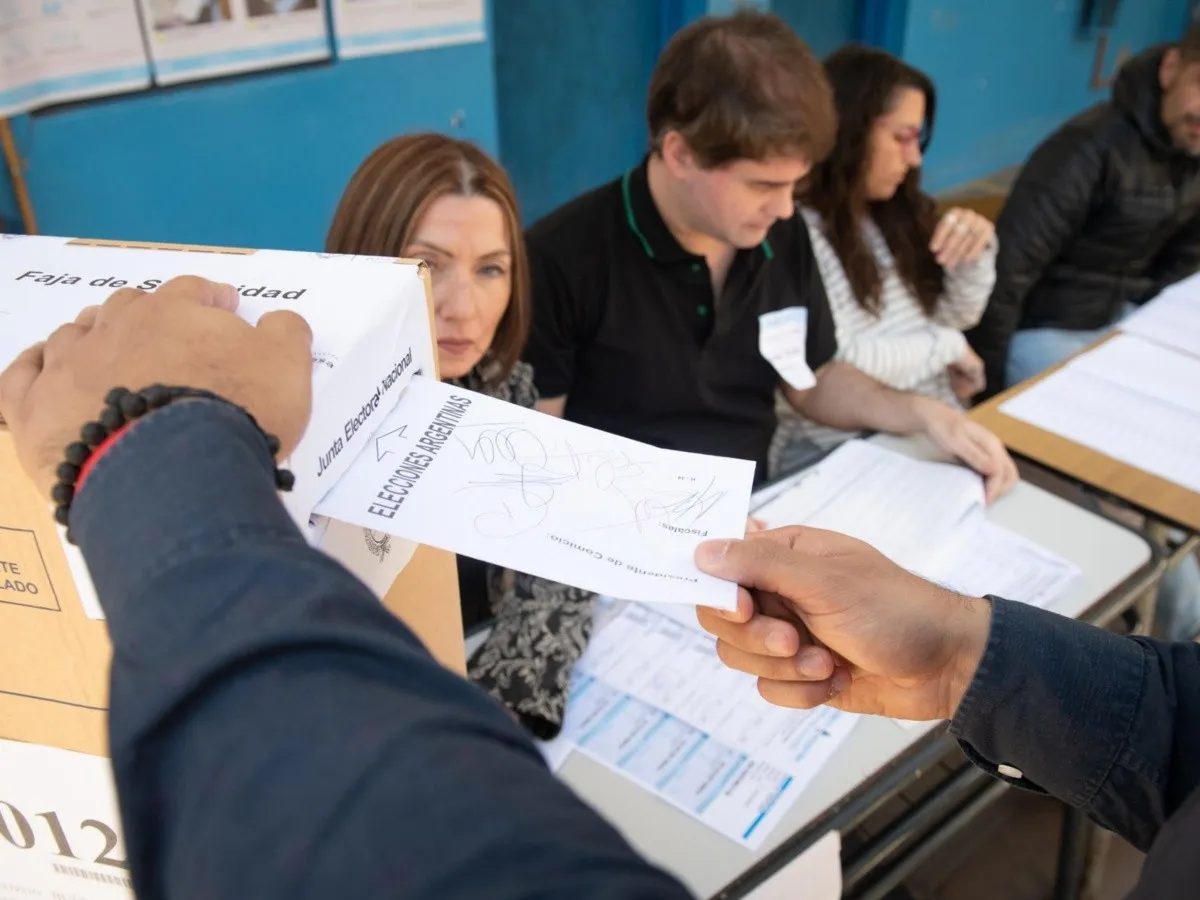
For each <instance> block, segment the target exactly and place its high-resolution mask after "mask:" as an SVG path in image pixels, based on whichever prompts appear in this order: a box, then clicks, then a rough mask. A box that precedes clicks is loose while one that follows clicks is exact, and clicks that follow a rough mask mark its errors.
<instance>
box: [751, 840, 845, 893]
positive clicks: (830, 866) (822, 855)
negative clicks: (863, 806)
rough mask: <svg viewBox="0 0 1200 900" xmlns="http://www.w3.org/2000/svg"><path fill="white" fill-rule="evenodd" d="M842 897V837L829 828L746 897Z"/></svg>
mask: <svg viewBox="0 0 1200 900" xmlns="http://www.w3.org/2000/svg"><path fill="white" fill-rule="evenodd" d="M841 896H842V836H841V835H840V834H838V833H837V832H836V831H830V832H829V833H827V834H826V835H825V836H824V837H822V838H820V839H819V840H818V841H817V842H816V843H814V844H813V845H812V846H811V847H809V848H808V849H807V850H805V851H804V852H803V853H801V854H800V855H799V856H797V857H796V858H795V859H793V860H792V861H791V862H789V863H788V864H787V865H785V866H784V867H783V868H782V869H780V870H779V871H778V872H776V873H775V874H774V875H772V876H771V877H770V878H769V879H767V880H766V881H764V882H763V883H762V884H760V885H759V886H758V887H756V888H755V889H754V890H752V891H751V892H750V893H749V894H747V895H746V898H745V900H838V898H840V897H841Z"/></svg>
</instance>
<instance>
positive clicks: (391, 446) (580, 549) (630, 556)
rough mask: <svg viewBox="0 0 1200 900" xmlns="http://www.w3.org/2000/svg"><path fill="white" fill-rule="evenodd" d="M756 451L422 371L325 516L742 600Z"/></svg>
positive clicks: (550, 568) (585, 574) (459, 548)
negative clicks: (636, 434) (727, 546)
mask: <svg viewBox="0 0 1200 900" xmlns="http://www.w3.org/2000/svg"><path fill="white" fill-rule="evenodd" d="M753 479H754V464H753V463H752V462H748V461H746V460H735V459H725V458H722V457H712V456H702V455H699V454H694V453H682V452H678V451H672V450H661V449H658V448H655V447H650V446H648V445H646V444H640V443H638V442H636V441H631V440H627V439H625V438H621V437H616V436H614V435H611V434H606V433H605V432H602V431H597V430H595V429H592V428H587V427H584V426H582V425H577V424H574V423H572V422H566V421H563V420H562V419H558V418H555V417H553V416H547V415H543V414H541V413H538V412H534V411H533V410H529V409H524V408H522V407H519V406H515V405H513V404H511V403H505V402H503V401H500V400H496V399H494V398H491V397H486V396H484V395H482V394H477V393H473V392H471V391H465V390H462V389H461V388H456V387H454V386H453V385H447V384H441V383H439V382H436V381H433V380H432V379H428V378H424V377H416V378H414V379H413V381H412V383H411V384H410V385H409V386H408V388H407V389H406V390H405V392H404V396H403V397H402V398H401V399H400V402H399V403H398V404H397V405H396V408H395V409H394V410H393V411H392V413H391V414H390V415H389V416H388V418H387V419H386V420H385V421H384V422H383V424H382V425H381V426H380V427H379V429H378V430H377V431H376V433H375V436H374V441H373V446H371V447H368V449H367V450H366V452H364V453H363V454H362V455H361V456H360V457H359V458H358V459H357V460H355V463H354V465H353V466H351V468H350V470H349V471H348V472H347V473H346V474H345V475H344V476H343V477H342V479H341V480H340V481H339V482H338V484H337V486H336V487H335V488H334V489H333V490H332V491H330V492H329V494H328V495H326V497H325V498H324V499H323V500H322V501H321V503H319V504H318V506H317V512H318V513H320V514H322V515H327V516H330V517H331V518H334V519H339V520H341V521H343V522H352V523H354V524H356V525H360V526H362V527H364V528H370V529H373V530H376V531H380V532H385V533H387V534H391V535H395V536H396V537H401V538H405V539H408V540H413V541H418V542H420V543H422V544H431V545H433V546H435V547H440V548H442V549H444V550H450V551H453V552H455V553H461V554H463V555H466V556H470V557H474V558H475V559H480V560H483V561H485V562H490V563H493V564H496V565H500V566H504V567H505V568H509V569H513V570H516V571H519V572H526V573H528V574H530V575H536V576H539V577H542V578H547V579H550V580H551V581H559V582H563V583H566V584H571V585H575V586H577V587H580V588H583V589H584V590H591V591H596V592H597V593H601V594H608V595H610V596H614V597H621V598H623V599H627V600H640V601H643V602H650V603H686V604H692V605H701V606H713V607H717V608H722V609H732V608H734V605H735V603H736V599H737V596H736V587H735V586H734V585H733V584H731V583H729V582H725V581H721V580H719V579H716V578H713V577H711V576H708V575H706V574H704V573H703V572H701V571H700V570H699V569H697V568H696V565H695V562H694V561H693V555H694V553H695V549H696V546H697V544H699V543H700V542H701V541H703V540H705V539H712V538H740V537H742V536H743V534H744V533H745V527H746V511H747V510H748V509H749V505H750V489H751V484H752V482H753Z"/></svg>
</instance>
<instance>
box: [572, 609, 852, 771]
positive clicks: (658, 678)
mask: <svg viewBox="0 0 1200 900" xmlns="http://www.w3.org/2000/svg"><path fill="white" fill-rule="evenodd" d="M575 670H576V673H578V674H580V675H587V676H591V677H594V678H598V679H600V680H602V681H604V682H605V683H606V684H609V685H611V686H612V687H613V688H615V689H617V690H619V691H623V692H625V693H628V694H630V695H632V696H634V697H637V698H638V699H639V700H641V701H643V702H645V703H648V704H650V705H651V706H654V707H655V708H657V709H661V710H663V711H664V712H666V713H669V714H670V715H672V716H674V717H675V718H677V719H679V720H680V721H682V722H686V723H687V724H688V725H691V726H692V727H694V728H698V729H700V730H701V731H704V732H706V733H707V734H709V735H711V736H712V737H713V739H714V740H717V741H720V742H721V743H722V744H724V745H725V746H727V747H730V748H732V749H734V750H737V751H738V752H741V753H745V754H746V755H748V756H751V757H753V758H754V759H756V760H759V761H761V762H765V763H768V764H770V765H771V766H772V767H775V768H779V769H782V770H783V771H786V772H788V773H789V774H791V775H792V776H793V777H794V778H795V779H796V783H797V785H798V786H799V787H800V788H801V789H803V788H804V787H805V786H806V785H807V784H808V782H809V781H811V780H812V779H813V778H814V777H815V776H816V775H817V773H818V772H820V770H821V767H822V766H823V765H824V764H825V762H826V761H827V760H828V759H829V757H830V756H831V755H832V754H833V752H834V751H835V750H836V749H837V747H838V745H839V744H840V743H841V742H842V741H843V740H844V739H845V738H846V736H847V735H848V734H849V733H850V731H851V729H853V727H854V725H855V724H857V722H858V718H857V717H856V716H852V715H849V714H847V713H843V712H841V711H839V710H836V709H829V708H819V709H815V710H796V709H783V708H782V707H778V706H773V705H771V704H770V703H768V702H767V701H766V700H764V699H763V698H762V697H761V696H760V695H759V693H758V689H757V686H756V679H755V678H753V677H752V676H750V675H747V674H745V673H743V672H737V671H735V670H733V669H730V668H728V667H727V666H726V665H725V664H724V663H722V662H721V660H720V659H718V658H717V648H716V640H715V639H714V638H713V637H712V636H710V635H709V634H707V633H705V632H704V631H702V630H700V629H699V628H698V627H697V626H695V625H692V626H690V627H689V626H686V625H682V624H680V623H679V622H678V621H676V620H675V619H674V617H671V616H667V615H662V614H660V613H659V612H657V611H656V610H655V609H651V608H649V607H647V606H642V605H640V604H637V603H630V604H627V605H626V606H625V607H624V608H623V609H622V610H621V612H620V613H619V614H617V615H616V616H615V617H614V618H613V619H612V620H611V621H610V622H609V623H608V624H607V625H606V626H605V627H604V628H602V629H600V630H598V631H594V632H593V634H592V639H591V641H590V642H589V643H588V648H587V650H586V652H585V653H584V655H583V657H582V658H581V659H580V660H579V662H578V663H577V664H576V669H575Z"/></svg>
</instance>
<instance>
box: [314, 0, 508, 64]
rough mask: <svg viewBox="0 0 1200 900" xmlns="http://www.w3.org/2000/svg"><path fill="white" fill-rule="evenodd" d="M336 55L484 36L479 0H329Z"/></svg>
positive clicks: (392, 50) (412, 47)
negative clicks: (432, 0) (437, 0)
mask: <svg viewBox="0 0 1200 900" xmlns="http://www.w3.org/2000/svg"><path fill="white" fill-rule="evenodd" d="M333 22H334V26H333V30H334V41H335V44H336V46H337V55H338V56H339V57H341V58H350V57H354V56H369V55H373V54H376V53H396V52H399V51H402V50H418V49H423V48H427V47H444V46H446V45H447V44H464V43H470V42H475V41H482V40H484V36H485V35H484V15H483V0H439V2H437V3H429V2H428V0H333Z"/></svg>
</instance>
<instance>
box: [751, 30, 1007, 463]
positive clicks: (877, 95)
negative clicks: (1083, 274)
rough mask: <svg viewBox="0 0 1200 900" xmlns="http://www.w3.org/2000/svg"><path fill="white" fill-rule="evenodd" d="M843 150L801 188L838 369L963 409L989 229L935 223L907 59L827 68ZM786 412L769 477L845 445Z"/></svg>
mask: <svg viewBox="0 0 1200 900" xmlns="http://www.w3.org/2000/svg"><path fill="white" fill-rule="evenodd" d="M825 69H826V72H827V73H828V76H829V80H830V82H831V84H832V85H833V92H834V101H835V103H836V105H837V111H838V120H839V121H838V135H837V144H836V146H835V148H834V150H833V153H832V154H831V155H830V157H829V158H828V159H827V160H825V161H824V162H823V163H820V164H819V165H817V166H816V167H814V169H813V171H812V173H811V174H810V176H809V178H808V180H807V182H806V184H805V185H804V189H803V193H802V197H801V206H800V213H801V214H802V215H803V216H804V220H805V222H806V224H807V225H808V229H809V233H810V235H811V237H812V242H813V250H814V251H815V253H816V257H817V263H818V266H819V267H820V270H821V276H822V278H823V280H824V282H825V291H826V293H827V294H828V295H829V305H830V307H831V308H832V309H833V314H834V322H835V325H836V332H837V342H838V358H839V359H842V360H845V361H846V362H848V363H851V364H852V365H854V366H855V367H857V368H859V369H861V370H862V371H864V372H866V373H867V374H868V375H870V376H872V377H873V378H875V379H877V380H878V381H881V382H883V383H884V384H887V385H889V386H891V387H893V388H896V389H897V390H903V391H916V392H918V393H921V394H925V395H927V396H930V397H934V398H937V399H939V400H942V401H944V402H945V403H947V404H950V405H953V406H955V407H957V408H959V409H961V408H962V407H963V405H965V404H966V403H967V402H968V401H969V400H970V398H971V397H973V396H974V395H975V394H977V393H979V391H981V390H983V388H984V373H983V363H982V361H981V360H980V359H979V357H978V356H976V355H975V352H974V351H973V350H971V348H970V347H969V346H968V345H967V341H966V339H965V338H964V337H963V330H964V329H967V328H970V327H971V326H972V325H974V324H975V323H976V322H978V321H979V318H980V316H982V315H983V309H984V307H985V306H986V305H987V301H988V295H989V294H990V293H991V290H992V284H993V282H994V281H995V278H996V267H995V264H996V236H995V234H996V233H995V228H994V227H993V226H992V223H991V222H989V221H988V220H987V219H985V218H984V217H983V216H980V215H979V214H977V213H974V212H972V211H970V210H966V209H952V210H950V211H948V212H946V213H945V215H943V216H940V217H939V216H938V214H937V211H936V207H935V204H934V201H933V199H932V198H931V197H929V196H928V195H927V194H925V193H924V192H923V191H922V190H921V184H920V166H921V154H922V152H923V151H924V150H925V148H926V147H927V146H928V144H929V138H930V136H931V134H932V132H933V121H934V107H935V103H936V93H935V91H934V87H933V84H932V82H931V81H930V80H929V79H928V78H927V77H926V76H925V75H924V74H923V73H921V72H919V71H917V70H916V69H914V68H912V67H911V66H909V65H907V64H906V63H904V62H902V61H901V60H899V59H897V58H895V57H894V56H891V55H890V54H888V53H884V52H883V51H881V50H876V49H873V48H868V47H856V46H851V47H845V48H843V49H841V50H838V51H837V52H836V53H834V54H832V55H831V56H830V57H829V58H828V60H826V63H825ZM849 436H850V435H847V434H846V433H844V432H836V431H833V430H831V429H828V428H824V427H822V426H817V425H815V424H814V423H812V422H808V421H806V420H803V419H801V418H800V417H799V416H797V415H796V414H795V413H792V412H791V411H790V408H789V409H788V410H786V411H785V410H783V409H781V410H780V427H779V431H778V433H777V434H776V438H775V446H774V447H773V448H772V449H773V451H774V452H773V453H772V468H773V469H774V470H776V471H787V470H789V469H791V468H794V467H795V466H796V464H797V463H799V462H801V461H802V460H803V459H804V457H805V456H807V455H808V454H809V453H810V452H811V451H812V449H813V448H814V445H815V446H816V447H820V448H824V447H828V446H830V445H831V444H833V443H836V442H838V441H840V440H844V439H845V438H847V437H849Z"/></svg>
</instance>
